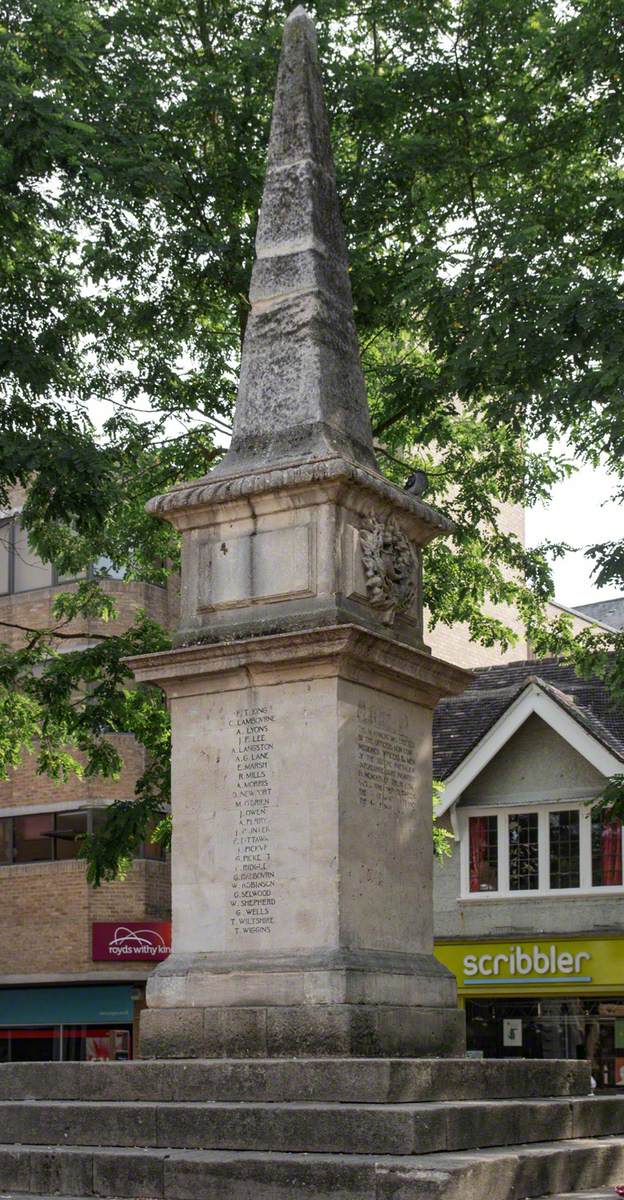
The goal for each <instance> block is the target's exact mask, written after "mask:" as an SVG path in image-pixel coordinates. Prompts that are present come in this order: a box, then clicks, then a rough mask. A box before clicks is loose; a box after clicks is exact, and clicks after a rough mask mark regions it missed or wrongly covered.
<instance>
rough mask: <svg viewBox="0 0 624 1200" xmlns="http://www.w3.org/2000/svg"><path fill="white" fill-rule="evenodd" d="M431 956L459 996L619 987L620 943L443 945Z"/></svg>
mask: <svg viewBox="0 0 624 1200" xmlns="http://www.w3.org/2000/svg"><path fill="white" fill-rule="evenodd" d="M435 953H436V956H437V958H438V959H439V960H440V962H442V963H444V965H445V966H446V967H449V969H450V970H451V971H452V972H453V974H454V975H455V977H456V979H457V985H458V987H459V989H460V991H461V992H463V994H464V995H469V994H471V993H475V992H477V993H478V992H479V991H480V990H481V991H486V990H487V991H490V992H491V991H495V990H496V991H497V990H498V989H499V988H500V989H501V991H502V992H503V991H505V990H506V989H507V988H509V987H514V988H521V989H525V988H527V989H531V990H534V991H535V990H541V989H542V988H544V987H547V988H553V990H556V991H560V990H561V988H563V987H565V988H569V987H570V986H571V985H575V987H576V986H580V987H582V988H583V989H585V988H587V990H588V991H590V992H591V991H592V990H593V989H594V988H600V989H604V988H615V989H617V990H620V989H622V988H624V939H618V938H584V939H582V940H576V939H573V938H552V939H551V938H547V939H545V940H544V941H541V940H540V941H536V942H532V941H529V942H525V941H522V942H520V941H516V940H514V941H510V942H469V943H444V944H442V945H436V948H435Z"/></svg>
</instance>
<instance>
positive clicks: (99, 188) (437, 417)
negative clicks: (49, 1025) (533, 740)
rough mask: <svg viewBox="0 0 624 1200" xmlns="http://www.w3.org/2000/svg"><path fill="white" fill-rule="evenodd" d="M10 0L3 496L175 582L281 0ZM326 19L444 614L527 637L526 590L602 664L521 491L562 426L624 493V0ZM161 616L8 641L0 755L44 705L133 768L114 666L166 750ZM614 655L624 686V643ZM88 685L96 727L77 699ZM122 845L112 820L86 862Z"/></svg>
mask: <svg viewBox="0 0 624 1200" xmlns="http://www.w3.org/2000/svg"><path fill="white" fill-rule="evenodd" d="M5 11H6V18H5V21H4V24H3V25H2V26H1V27H0V54H1V56H2V70H1V71H0V107H1V109H2V114H3V118H4V119H3V122H2V133H1V134H0V179H1V183H2V206H1V208H0V302H1V308H0V434H1V436H0V500H1V501H2V502H3V503H5V504H6V503H8V491H9V489H10V488H12V487H13V486H14V485H16V484H21V485H23V486H24V487H25V488H26V489H27V491H28V496H27V501H26V505H25V509H24V520H25V522H26V523H27V525H28V528H29V530H30V536H31V539H32V542H33V544H34V545H35V546H36V547H37V549H38V550H39V551H40V552H41V553H42V554H43V555H44V556H45V557H47V558H52V559H54V561H55V562H56V563H57V565H58V566H59V567H60V569H61V570H62V571H65V572H67V571H75V570H78V569H80V568H82V567H84V565H85V564H86V563H88V562H91V561H93V560H95V559H97V558H98V557H99V556H100V555H107V556H108V557H109V558H110V559H111V560H112V562H113V563H114V564H115V565H117V566H123V567H124V568H125V570H126V571H127V573H128V576H129V577H130V578H141V579H147V580H152V581H158V579H159V578H161V577H162V567H161V566H158V564H159V563H162V561H163V560H168V561H170V562H172V563H174V564H175V561H176V555H177V545H176V542H175V538H174V536H173V534H172V532H171V530H170V529H169V528H168V527H167V526H165V525H162V524H160V523H158V522H156V521H154V520H152V519H150V518H147V517H146V516H145V514H144V512H143V505H144V502H145V500H147V499H148V498H149V497H150V496H152V495H154V494H155V493H157V492H160V491H163V490H166V489H167V488H168V487H169V486H171V485H172V484H173V483H175V482H176V481H178V480H180V479H182V478H184V477H186V478H190V477H193V476H197V475H199V474H202V473H204V471H205V470H206V469H207V467H208V466H209V464H210V462H211V461H212V460H213V458H214V456H215V454H216V453H218V445H217V444H216V442H215V433H216V431H217V430H218V429H219V428H220V427H222V426H223V424H224V423H227V421H228V420H229V418H230V416H231V411H232V405H233V400H234V396H235V383H236V372H237V364H238V357H239V353H240V345H241V339H242V336H243V334H244V329H245V323H246V319H247V312H248V302H247V298H246V297H247V288H248V280H249V275H250V270H251V263H252V255H253V238H254V231H255V224H256V219H257V210H258V204H259V199H260V195H261V189H262V181H263V175H264V153H265V147H266V144H267V140H268V128H269V120H270V108H271V96H272V91H273V84H274V79H275V73H276V67H277V57H278V53H279V44H280V36H281V28H282V25H283V20H284V17H285V15H286V11H287V10H286V9H285V7H284V6H283V5H282V4H280V3H277V2H276V0H245V2H244V3H240V2H236V0H217V2H216V3H211V2H210V0H182V2H181V0H175V3H173V2H172V0H148V3H138V0H121V2H120V3H119V4H117V5H107V4H105V3H103V2H102V0H20V2H19V4H17V3H16V0H9V3H8V6H7V8H6V10H5ZM316 16H317V21H318V29H319V42H320V51H321V58H322V62H323V66H324V75H325V83H326V93H327V99H328V105H329V108H330V115H331V118H332V123H333V141H334V149H335V158H336V167H337V178H338V188H339V193H340V197H341V205H342V212H343V218H344V223H345V227H346V232H347V240H348V244H349V252H350V259H351V264H352V282H353V294H354V306H355V315H356V322H357V326H358V331H359V335H360V340H361V345H362V354H363V362H364V367H365V372H366V375H367V382H368V387H369V396H370V403H371V408H372V413H373V423H374V428H375V431H376V435H377V437H378V438H379V439H380V440H381V442H382V444H383V447H384V454H385V458H384V461H385V464H386V466H387V469H388V474H389V475H390V476H391V477H393V478H395V479H397V480H398V481H402V480H403V478H404V477H405V474H406V470H405V468H404V467H403V466H402V465H400V463H398V462H397V461H395V460H396V459H399V460H401V462H403V461H405V457H406V456H405V451H404V448H405V447H406V446H412V447H415V448H416V449H415V451H414V453H413V454H412V455H411V456H410V458H409V465H410V466H411V465H419V466H424V467H425V468H426V469H428V471H429V475H430V480H431V490H430V498H431V499H432V500H433V501H434V502H436V503H438V504H440V505H441V506H442V507H444V508H445V509H446V511H447V512H449V514H450V515H451V516H452V517H453V519H454V520H455V522H456V533H455V535H454V537H453V539H452V541H451V542H449V544H448V545H438V546H437V547H436V548H435V549H434V550H433V551H431V552H430V553H429V555H428V561H427V564H426V602H427V604H428V606H429V609H430V611H431V614H432V618H433V620H435V621H442V622H446V623H448V624H450V623H452V622H454V621H457V620H461V621H465V622H467V624H468V626H469V629H470V631H471V634H472V636H473V637H474V638H476V639H479V640H481V641H482V642H484V643H485V644H489V645H493V644H496V643H499V644H500V645H501V646H506V645H508V644H510V643H511V642H512V640H513V636H512V632H511V630H510V628H509V627H508V625H507V624H506V622H505V621H504V620H503V619H502V618H501V617H492V616H488V615H487V613H486V611H485V607H486V604H491V603H494V604H497V605H500V604H505V603H507V604H510V605H512V606H515V608H516V609H517V610H518V611H519V613H520V615H521V617H522V619H523V621H524V622H525V625H526V627H527V630H528V632H529V635H530V637H531V639H532V640H533V643H534V645H535V646H536V647H538V649H541V650H543V651H545V650H549V649H550V650H554V651H566V652H568V653H572V652H573V653H577V654H579V655H583V656H584V657H583V662H584V664H585V665H587V663H588V662H589V661H590V660H591V661H592V662H593V663H594V665H595V664H596V663H603V656H604V655H605V653H607V652H608V651H609V650H610V649H611V646H610V645H608V644H605V641H604V639H603V641H602V642H600V643H598V642H596V639H595V638H594V637H593V635H590V636H588V637H586V638H585V640H584V643H583V644H582V646H581V647H580V649H579V647H577V648H576V649H575V650H572V643H571V639H570V634H569V629H568V628H567V627H566V624H565V621H560V622H559V623H558V624H556V626H548V623H547V622H546V620H545V618H544V615H543V604H544V601H545V600H546V599H547V598H548V597H549V596H550V595H551V592H552V583H551V578H550V570H549V565H548V564H549V559H550V560H552V557H553V556H554V555H556V554H559V553H561V552H562V550H563V548H562V547H556V546H551V547H548V546H543V547H540V548H538V549H534V550H531V551H526V550H525V549H524V548H523V546H522V544H521V543H520V541H519V540H518V538H517V537H516V536H515V535H514V534H512V533H510V532H508V531H506V530H505V529H504V528H499V522H498V511H499V506H500V505H501V504H502V503H505V502H511V503H524V504H530V503H532V502H534V501H536V500H538V499H540V498H544V497H547V496H548V494H549V491H550V489H551V487H552V485H553V483H554V482H555V481H556V480H557V479H559V478H562V477H563V476H565V475H566V473H568V472H569V470H570V467H569V464H568V462H567V461H566V458H565V455H564V454H562V453H561V451H560V450H559V448H558V447H559V444H560V440H561V439H565V443H566V445H567V447H568V453H570V454H573V455H575V456H576V457H577V458H578V459H581V460H586V461H589V462H596V461H597V460H598V458H599V457H600V458H601V459H602V461H603V462H605V463H606V465H607V467H608V469H609V471H610V472H611V474H612V476H613V481H614V491H615V494H616V495H618V496H620V497H621V496H622V494H623V493H622V487H623V484H622V463H623V462H624V403H623V397H622V380H623V379H624V363H623V361H622V359H623V356H624V338H623V337H622V324H623V321H622V313H623V299H622V272H621V262H622V257H623V251H624V222H623V220H622V215H623V214H622V209H623V203H624V185H623V176H622V138H623V132H622V131H623V130H624V121H623V119H622V118H623V115H624V113H623V110H624V89H623V87H622V83H623V69H624V66H623V64H624V24H623V23H622V21H621V10H620V5H619V3H618V2H617V0H565V3H561V0H541V2H539V3H538V2H536V0H504V2H503V0H425V2H424V3H423V4H421V5H415V4H405V3H401V2H397V0H371V2H370V3H369V4H368V5H366V6H361V5H360V4H358V3H355V2H354V0H318V3H317V6H316ZM536 439H538V440H536ZM218 441H219V439H218V438H217V442H218ZM536 445H538V446H539V447H540V448H539V450H536V449H535V448H534V447H535V446H536ZM589 554H590V556H591V557H592V558H593V559H594V560H595V564H596V570H597V577H598V581H599V582H600V583H602V584H612V585H616V586H619V585H621V586H624V543H620V544H615V545H614V544H601V543H598V544H596V545H595V546H593V547H591V548H589ZM96 592H97V589H96ZM96 592H94V591H93V590H92V591H91V593H90V594H89V596H87V594H86V593H85V592H83V591H81V592H80V593H79V599H78V600H77V601H75V602H74V603H77V604H78V605H80V604H81V603H82V602H83V601H84V603H85V604H87V605H88V604H93V603H94V602H95V601H94V595H95V594H96ZM99 603H103V601H102V600H101V599H100V601H99ZM75 615H76V614H74V616H75ZM104 615H105V614H104ZM62 618H63V613H62V611H61V612H60V619H62ZM158 636H161V635H157V634H156V632H155V630H154V629H153V627H152V625H151V624H150V623H149V622H146V621H143V622H141V621H139V622H138V624H137V626H136V628H135V629H134V630H133V631H131V632H130V633H129V634H128V635H124V637H121V638H114V637H113V638H110V639H109V640H108V641H106V642H102V643H101V645H100V644H99V645H98V646H96V647H95V650H91V649H90V650H88V651H84V652H80V651H72V652H71V653H70V654H64V655H62V656H59V655H58V654H56V655H53V656H52V658H50V659H49V658H48V652H49V650H50V649H51V648H54V647H56V648H57V649H58V645H59V640H58V638H56V639H55V637H54V636H52V635H45V636H43V637H42V638H35V639H34V643H32V644H31V642H32V638H31V642H29V643H28V645H27V646H26V648H24V649H23V650H21V651H20V652H19V655H21V657H19V655H18V657H15V655H12V653H11V652H9V651H8V650H6V651H5V652H4V653H3V658H2V672H3V673H2V678H1V680H0V687H1V695H0V753H1V754H2V756H3V761H4V762H5V764H9V763H11V762H15V761H17V758H18V757H19V754H20V751H21V748H22V747H23V746H25V745H26V746H27V745H28V744H29V743H30V741H31V740H32V738H33V737H34V736H35V734H37V735H40V734H41V733H42V731H43V734H44V736H43V741H42V743H41V744H42V746H45V747H47V748H46V750H45V755H47V756H48V757H47V758H46V757H45V756H44V758H40V765H41V768H42V769H45V770H53V771H58V770H65V769H71V766H70V763H69V758H67V759H63V758H62V755H63V754H64V753H65V751H64V750H62V747H63V746H64V745H65V744H66V741H67V738H68V737H69V739H70V742H71V741H72V740H73V741H74V743H75V744H76V745H77V746H78V748H80V749H82V751H83V753H84V754H85V755H86V762H87V767H86V768H83V769H87V770H93V771H102V772H103V773H109V772H110V771H111V770H115V769H117V767H116V766H115V763H114V762H113V759H112V758H111V757H110V756H109V757H107V754H108V752H107V751H104V749H103V746H104V743H105V741H106V739H105V737H104V736H103V735H102V737H100V739H99V742H97V745H96V741H97V739H96V741H94V740H93V733H92V732H91V733H85V728H86V727H87V726H88V719H87V715H86V714H87V713H88V712H89V713H90V714H91V715H93V713H94V711H95V708H94V702H93V700H92V695H93V688H94V686H95V691H96V694H98V688H100V686H101V688H102V691H101V693H99V694H100V698H101V704H102V710H101V712H100V714H99V719H100V728H104V727H105V726H107V725H111V724H112V725H113V727H114V721H115V720H121V714H120V713H119V712H118V711H117V707H116V706H118V705H119V704H120V703H122V701H120V700H118V699H116V697H115V687H114V686H113V685H114V684H115V685H117V687H118V689H119V688H121V693H122V694H123V696H124V697H125V699H124V700H123V703H124V704H125V705H126V710H127V711H125V712H124V714H123V719H124V721H126V723H127V724H128V727H129V728H133V729H135V731H136V732H138V734H139V736H140V737H143V739H144V741H145V744H146V745H148V747H149V749H150V751H151V752H153V753H154V754H155V756H156V760H157V761H159V762H160V763H161V764H162V762H163V761H164V760H163V759H162V752H163V743H162V739H161V734H162V729H159V731H158V732H156V731H155V730H154V729H152V730H151V731H149V732H147V731H146V729H145V727H143V728H141V723H142V722H143V723H144V725H145V722H147V725H149V721H150V719H151V718H148V717H147V715H146V711H144V708H143V702H139V701H137V700H133V701H130V699H128V697H129V696H130V695H131V693H130V692H128V691H127V688H125V684H127V680H125V683H123V681H122V678H121V674H123V672H121V674H120V670H121V668H120V666H119V664H120V660H121V658H122V657H123V655H124V654H127V653H129V652H130V651H129V644H128V639H130V641H131V642H132V647H133V649H134V650H137V649H140V648H141V646H146V647H147V646H151V645H153V643H154V639H156V640H157V638H158ZM104 647H106V648H105V649H104ZM615 648H616V650H617V649H618V647H617V646H616V647H615ZM96 651H97V653H96ZM621 653H622V649H621V647H619V654H620V655H621ZM29 656H30V657H29ZM592 656H593V657H592ZM35 661H36V662H37V663H38V664H39V665H38V675H37V684H36V686H35V685H34V684H28V682H27V679H28V674H29V672H30V671H31V669H32V666H33V665H34V663H35ZM604 661H605V662H606V661H607V660H604ZM608 661H612V660H610V659H609V660H608ZM619 661H621V658H620V660H619ZM611 676H612V679H613V681H614V683H615V684H617V688H618V689H619V694H620V696H622V694H623V691H624V689H623V688H622V682H621V680H622V671H621V669H620V670H619V671H616V672H615V673H614V672H613V671H611ZM94 681H95V682H94ZM122 684H123V685H122ZM76 688H78V691H80V689H81V688H82V693H81V694H83V695H84V703H83V712H84V714H85V717H84V720H85V722H86V725H85V727H84V728H82V729H78V728H77V727H76V725H75V724H74V723H73V721H72V720H70V718H69V716H68V711H69V705H70V703H71V696H72V689H76ZM33 689H34V690H33ZM124 689H125V690H124ZM132 695H134V693H132ZM99 702H100V701H98V703H99ZM146 703H147V702H146ZM151 703H152V707H153V708H154V711H156V710H157V708H158V705H157V704H156V702H154V701H153V700H152V702H151ZM133 704H134V705H136V709H137V711H130V709H132V705H133ZM89 705H90V706H91V707H90V708H89ZM106 705H110V707H111V710H114V711H113V715H112V716H110V717H107V716H106V713H105V711H104V710H105V709H106ZM74 711H76V708H75V707H74ZM8 712H11V713H12V714H14V715H13V716H12V718H11V720H10V721H9V720H8V717H7V713H8ZM2 714H4V716H3V715H2ZM15 714H17V716H15ZM81 719H82V718H81ZM93 719H95V718H93ZM154 720H155V721H156V725H158V721H157V719H156V718H154ZM94 728H95V727H94ZM81 738H82V739H85V738H86V742H85V743H84V744H83V742H82V741H81ZM159 739H160V740H159ZM67 753H68V754H69V752H67ZM70 757H71V756H70ZM63 762H64V764H65V765H64V766H63ZM163 778H164V776H162V772H161V776H160V783H159V785H158V786H159V787H160V786H161V784H162V779H163ZM150 786H151V785H150ZM157 790H158V788H155V789H152V791H151V792H150V791H149V787H148V792H149V794H150V795H153V796H155V794H156V791H157ZM154 802H155V801H154ZM125 837H126V835H125V834H124V833H123V831H122V832H121V833H120V835H119V839H118V840H119V847H120V848H119V853H120V854H121V853H122V851H123V845H122V843H123V842H124V838H125ZM126 842H127V838H126ZM91 850H92V853H93V854H94V855H95V853H96V852H95V850H94V849H93V848H91ZM116 854H117V851H116V850H115V848H114V846H113V844H112V840H111V841H110V845H109V847H108V851H107V853H106V854H105V855H104V857H103V858H101V859H99V860H97V861H96V859H94V860H93V861H96V866H95V867H94V868H93V872H94V878H98V877H100V876H101V875H106V873H107V872H110V871H114V869H115V866H116V861H117V860H116Z"/></svg>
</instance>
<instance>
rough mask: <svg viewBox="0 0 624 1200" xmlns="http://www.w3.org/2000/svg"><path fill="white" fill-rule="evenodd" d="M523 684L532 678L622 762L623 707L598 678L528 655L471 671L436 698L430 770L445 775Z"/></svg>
mask: <svg viewBox="0 0 624 1200" xmlns="http://www.w3.org/2000/svg"><path fill="white" fill-rule="evenodd" d="M529 683H536V684H537V685H538V686H539V687H541V688H542V689H543V691H544V692H546V694H547V695H549V696H550V697H551V698H552V699H553V700H555V701H556V703H557V704H560V705H561V706H562V708H565V710H566V712H568V713H569V715H570V716H571V717H573V718H574V720H575V721H578V722H579V724H580V725H582V726H583V728H585V729H586V730H587V731H588V732H589V733H591V734H593V736H594V737H595V738H596V739H597V741H599V742H601V743H602V745H604V746H606V747H607V749H609V750H611V752H612V753H613V754H615V755H616V756H617V757H618V758H621V759H622V762H624V710H623V709H622V708H618V707H616V705H615V704H614V702H613V700H612V698H611V696H610V695H609V693H608V691H607V689H606V687H605V685H604V683H602V682H601V680H600V679H598V678H596V677H595V676H592V677H591V678H590V679H580V678H579V676H578V675H577V674H576V673H575V671H574V668H573V667H569V666H565V665H564V664H562V663H561V662H560V661H559V659H556V658H546V659H539V660H538V659H529V660H528V661H526V662H516V663H505V664H504V665H502V666H500V667H486V668H485V669H483V670H479V671H476V672H475V679H474V682H473V683H471V684H470V686H469V687H468V688H467V690H466V691H465V692H464V693H463V694H462V695H461V696H456V697H454V698H452V699H450V700H442V701H441V702H440V703H439V704H438V707H437V708H436V711H435V718H434V724H433V775H434V779H446V778H447V777H448V776H449V775H451V774H452V772H453V771H454V770H455V768H456V767H458V766H459V764H460V762H462V760H463V759H464V758H465V757H466V755H467V754H468V753H469V752H470V751H471V750H472V749H473V747H474V746H476V745H477V743H478V742H480V741H481V738H482V737H484V735H485V734H486V733H487V731H488V729H490V728H491V727H492V725H494V724H496V722H497V721H498V719H499V717H501V716H502V714H503V713H504V712H505V710H506V709H507V708H508V707H509V705H510V704H512V703H513V701H514V700H515V699H516V697H517V696H518V695H519V694H520V692H522V691H524V688H525V687H526V686H527V685H528V684H529Z"/></svg>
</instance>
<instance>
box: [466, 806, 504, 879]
mask: <svg viewBox="0 0 624 1200" xmlns="http://www.w3.org/2000/svg"><path fill="white" fill-rule="evenodd" d="M497 889H498V818H497V817H492V816H490V817H471V818H470V891H471V892H495V891H497Z"/></svg>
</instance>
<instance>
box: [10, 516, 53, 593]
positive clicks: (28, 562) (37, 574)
mask: <svg viewBox="0 0 624 1200" xmlns="http://www.w3.org/2000/svg"><path fill="white" fill-rule="evenodd" d="M51 583H52V567H51V566H50V564H49V563H44V562H42V560H41V559H40V558H39V557H38V555H36V554H35V552H34V550H31V549H30V546H29V545H28V537H27V535H26V531H25V530H24V529H22V527H21V524H20V522H19V521H17V522H16V525H15V591H16V592H29V591H31V590H32V589H33V588H40V587H49V585H50V584H51Z"/></svg>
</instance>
